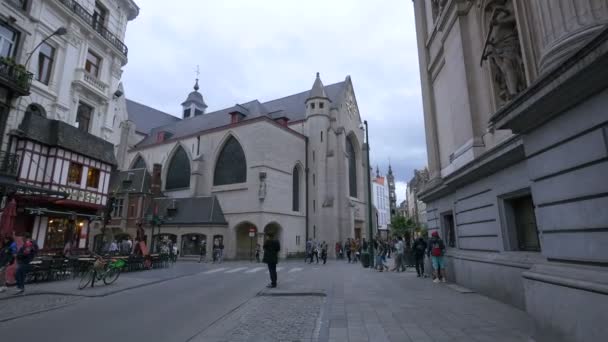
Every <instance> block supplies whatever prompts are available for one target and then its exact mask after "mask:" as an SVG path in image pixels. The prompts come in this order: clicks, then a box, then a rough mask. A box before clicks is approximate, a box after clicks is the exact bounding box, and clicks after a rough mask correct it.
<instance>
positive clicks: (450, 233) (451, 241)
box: [443, 213, 456, 247]
mask: <svg viewBox="0 0 608 342" xmlns="http://www.w3.org/2000/svg"><path fill="white" fill-rule="evenodd" d="M443 234H444V236H445V237H446V240H447V241H446V242H447V244H448V246H450V247H456V231H455V227H454V215H452V214H451V213H449V214H445V215H443Z"/></svg>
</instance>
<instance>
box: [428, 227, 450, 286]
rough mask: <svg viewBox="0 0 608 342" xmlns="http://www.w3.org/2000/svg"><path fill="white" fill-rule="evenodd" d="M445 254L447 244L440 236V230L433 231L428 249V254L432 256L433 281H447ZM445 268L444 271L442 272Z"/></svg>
mask: <svg viewBox="0 0 608 342" xmlns="http://www.w3.org/2000/svg"><path fill="white" fill-rule="evenodd" d="M444 254H445V244H444V243H443V240H441V238H439V233H438V232H436V231H435V232H433V234H431V239H430V240H429V249H428V251H427V256H430V257H431V263H432V264H433V282H434V283H438V282H440V281H441V282H443V283H445V282H446V279H445V277H446V274H445V263H444V260H443V255H444ZM442 270H443V272H441V271H442Z"/></svg>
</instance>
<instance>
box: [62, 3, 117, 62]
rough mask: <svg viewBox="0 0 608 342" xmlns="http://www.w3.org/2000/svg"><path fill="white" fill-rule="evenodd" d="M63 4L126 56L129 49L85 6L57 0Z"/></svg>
mask: <svg viewBox="0 0 608 342" xmlns="http://www.w3.org/2000/svg"><path fill="white" fill-rule="evenodd" d="M57 1H59V2H61V3H62V4H63V5H64V6H66V7H67V8H69V9H70V10H71V11H72V12H73V13H74V14H76V16H78V17H79V18H80V19H82V20H84V21H85V22H86V23H87V24H88V25H89V26H91V28H92V29H93V30H95V31H96V32H97V33H99V34H100V35H101V36H102V37H103V38H105V40H107V41H108V42H109V43H110V44H112V45H113V46H114V47H115V48H117V49H118V50H120V52H122V54H123V55H125V56H127V54H128V53H129V49H128V48H127V46H126V45H125V44H124V43H123V42H122V41H121V40H120V39H119V38H118V37H117V36H116V35H114V34H113V33H112V32H110V31H109V30H108V29H107V28H105V27H104V26H103V25H102V24H101V23H100V22H98V21H96V20H95V18H94V17H93V14H91V13H90V12H89V11H87V9H86V8H84V7H82V5H80V4H79V3H78V2H76V0H57Z"/></svg>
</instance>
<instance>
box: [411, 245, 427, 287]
mask: <svg viewBox="0 0 608 342" xmlns="http://www.w3.org/2000/svg"><path fill="white" fill-rule="evenodd" d="M413 249H414V262H415V263H416V273H418V278H420V277H424V276H425V275H424V252H425V251H426V241H424V239H423V238H422V236H421V237H419V238H418V239H416V241H415V242H414V247H413Z"/></svg>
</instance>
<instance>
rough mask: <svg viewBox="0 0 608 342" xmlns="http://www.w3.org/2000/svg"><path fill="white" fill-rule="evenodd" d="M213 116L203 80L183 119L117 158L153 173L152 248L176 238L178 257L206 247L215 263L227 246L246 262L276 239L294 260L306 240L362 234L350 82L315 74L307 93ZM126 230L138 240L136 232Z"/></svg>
mask: <svg viewBox="0 0 608 342" xmlns="http://www.w3.org/2000/svg"><path fill="white" fill-rule="evenodd" d="M143 107H145V106H143ZM131 108H134V107H131ZM206 109H207V104H206V103H205V101H204V99H203V95H202V94H201V93H200V92H199V86H198V80H197V82H196V84H195V86H194V90H193V91H192V92H191V93H190V94H189V95H188V96H187V98H186V100H185V101H184V102H183V103H182V109H181V113H182V120H178V121H175V122H171V123H169V124H166V125H163V126H160V127H156V128H153V129H152V130H151V131H150V132H149V134H147V136H146V137H145V138H144V139H143V140H141V141H140V142H138V143H137V144H136V145H135V146H134V147H133V148H131V149H129V150H128V151H127V152H126V153H125V155H124V159H123V160H120V158H119V161H118V162H119V164H121V163H122V164H123V165H121V169H122V170H123V171H122V172H123V173H125V172H127V173H128V172H132V173H133V174H136V173H137V172H141V171H137V170H141V169H144V170H145V172H146V173H147V174H148V175H149V179H150V181H149V182H147V183H146V182H144V183H146V184H148V183H149V184H150V188H151V189H152V190H151V193H152V194H153V196H152V197H153V200H151V201H149V203H146V204H145V205H143V206H142V207H141V208H139V209H137V210H139V211H140V212H141V213H142V214H143V215H142V217H146V219H145V220H144V221H145V224H144V226H145V230H146V236H147V239H148V243H149V244H150V243H151V242H152V240H151V239H152V237H154V238H155V241H159V240H162V239H165V240H166V239H171V240H173V241H174V242H175V243H177V245H178V246H179V248H180V255H181V256H188V255H196V254H197V253H198V252H199V251H200V248H201V246H203V245H206V246H209V247H207V248H206V253H207V256H208V257H210V256H211V248H210V246H211V245H212V244H213V243H214V242H219V241H223V244H224V246H225V249H224V256H225V257H226V258H249V256H250V253H251V249H252V247H253V248H255V245H256V243H260V244H261V243H262V242H263V239H264V234H265V233H268V232H273V233H275V235H276V236H277V237H278V239H279V241H280V242H281V246H282V248H281V256H282V257H287V256H295V255H298V254H301V253H302V252H304V250H305V245H306V240H307V239H315V240H317V241H319V242H321V241H325V242H327V243H328V244H329V245H330V246H333V245H334V244H335V243H336V242H338V241H342V242H343V241H345V240H346V239H347V238H356V237H363V236H364V234H365V232H366V230H367V229H366V227H367V223H366V217H367V215H366V210H367V209H366V208H367V206H366V198H367V197H366V196H367V193H366V192H365V191H366V186H365V181H366V176H365V172H366V171H365V170H366V169H368V168H367V166H366V165H365V164H364V161H365V154H364V153H366V151H365V149H366V148H365V147H364V141H363V136H364V131H363V130H362V128H361V127H362V125H361V122H362V121H361V117H360V115H359V111H358V107H357V102H356V100H355V93H354V89H353V84H352V82H351V79H350V77H346V79H345V80H344V81H342V82H339V83H335V84H331V85H328V86H324V85H323V83H322V81H321V78H320V77H319V74H318V73H317V76H316V79H315V80H314V83H313V86H312V88H311V89H310V90H306V91H303V92H300V93H297V94H293V95H289V96H286V97H282V98H279V99H276V100H272V101H267V102H260V101H258V100H253V101H249V102H245V103H238V104H235V105H234V106H232V107H229V108H225V109H221V110H217V111H214V112H211V113H207V110H206ZM132 114H134V113H129V117H132V116H137V117H142V115H132ZM134 125H135V126H137V125H138V123H137V122H134ZM135 129H136V130H137V127H135ZM147 177H148V176H146V177H145V178H147ZM129 182H130V181H129ZM144 183H142V184H144ZM123 192H124V191H123ZM137 210H135V211H137ZM151 217H154V218H155V220H156V223H155V224H154V225H151V224H150V221H151V220H150V218H151ZM125 231H126V233H128V234H129V235H131V236H134V234H133V233H134V227H131V225H128V226H127V227H125ZM203 242H205V243H203ZM332 250H333V248H330V251H329V252H330V253H332Z"/></svg>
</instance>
